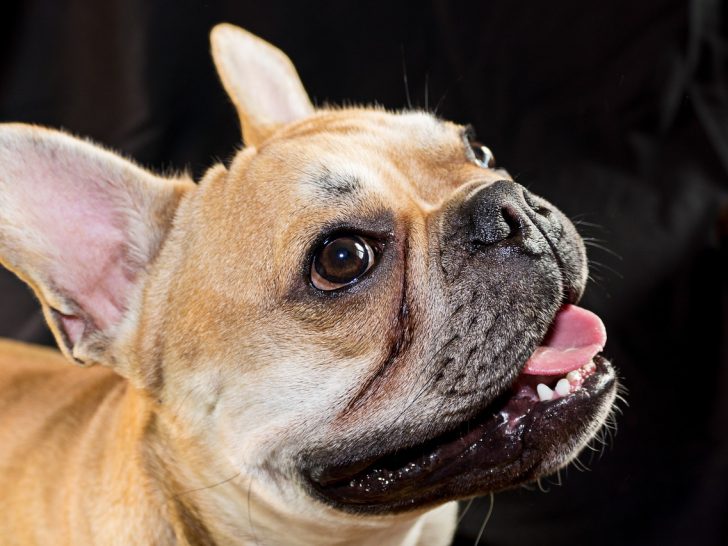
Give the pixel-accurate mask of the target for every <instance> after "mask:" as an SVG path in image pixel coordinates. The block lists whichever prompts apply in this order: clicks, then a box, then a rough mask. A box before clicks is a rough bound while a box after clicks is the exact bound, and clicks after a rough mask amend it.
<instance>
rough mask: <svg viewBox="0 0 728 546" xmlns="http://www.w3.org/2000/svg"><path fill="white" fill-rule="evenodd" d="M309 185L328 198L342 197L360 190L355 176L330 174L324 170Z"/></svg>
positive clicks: (359, 183)
mask: <svg viewBox="0 0 728 546" xmlns="http://www.w3.org/2000/svg"><path fill="white" fill-rule="evenodd" d="M311 183H312V184H313V185H314V186H315V187H316V188H317V189H319V190H321V191H322V192H324V193H326V194H327V195H329V196H337V197H343V196H346V195H352V194H355V193H358V192H360V191H361V190H362V184H361V182H360V181H359V179H358V178H356V177H355V176H352V175H349V174H336V173H332V172H331V171H330V170H329V169H324V170H323V172H322V174H321V176H319V177H318V178H314V179H313V180H312V181H311Z"/></svg>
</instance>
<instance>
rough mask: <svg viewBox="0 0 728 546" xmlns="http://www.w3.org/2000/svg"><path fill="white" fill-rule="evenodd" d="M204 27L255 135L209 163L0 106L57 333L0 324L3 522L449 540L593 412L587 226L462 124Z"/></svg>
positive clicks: (575, 435) (15, 198)
mask: <svg viewBox="0 0 728 546" xmlns="http://www.w3.org/2000/svg"><path fill="white" fill-rule="evenodd" d="M211 42H212V53H213V57H214V61H215V64H216V66H217V69H218V72H219V74H220V78H221V80H222V83H223V85H224V87H225V89H226V90H227V92H228V94H229V95H230V98H231V99H232V102H233V103H234V105H235V107H236V109H237V113H238V114H239V117H240V122H241V125H242V132H243V139H244V142H245V147H244V148H242V149H240V150H239V152H238V153H237V154H236V155H235V157H234V158H233V159H232V161H231V162H230V163H229V164H228V165H222V164H220V165H215V166H214V167H212V168H211V169H210V170H209V171H208V172H207V173H206V174H205V176H204V177H203V179H202V180H201V181H200V182H199V184H196V183H194V182H193V181H192V180H191V179H190V178H189V177H187V176H184V175H181V176H176V177H171V178H163V177H161V176H158V175H156V174H153V173H151V172H148V171H146V170H144V169H142V168H140V167H139V166H137V165H135V164H134V163H132V162H131V161H128V160H126V159H124V158H122V157H120V156H119V155H117V154H115V153H113V152H110V151H108V150H105V149H102V148H101V147H99V146H97V145H95V144H92V143H90V142H88V141H85V140H81V139H78V138H75V137H73V136H69V135H68V134H65V133H62V132H58V131H54V130H50V129H45V128H41V127H37V126H29V125H23V124H3V125H2V126H0V259H1V260H2V263H3V264H4V265H5V266H7V267H8V268H9V269H10V270H12V271H14V272H15V273H16V274H17V275H18V276H19V277H20V278H21V279H23V280H24V281H26V282H27V283H28V284H29V285H30V287H31V288H32V289H33V291H34V292H35V294H36V295H37V297H38V299H39V300H40V303H41V304H42V308H43V312H44V315H45V318H46V319H47V321H48V324H49V325H50V328H51V330H52V331H53V334H54V335H55V338H56V340H57V342H58V345H59V346H60V350H61V352H62V353H63V356H61V355H60V354H59V353H57V352H56V351H53V350H50V349H45V348H39V347H33V346H30V345H25V344H22V343H18V342H12V341H3V342H2V343H0V392H1V393H2V395H1V396H0V413H1V414H2V419H0V537H2V544H4V545H6V546H8V545H30V544H37V545H45V546H47V545H51V544H52V545H75V546H78V545H82V544H104V545H114V544H119V545H130V544H140V545H152V544H154V545H179V544H184V545H206V546H210V545H213V544H215V545H223V544H225V545H233V544H261V545H276V544H280V545H317V546H325V545H334V544H341V545H343V544H346V545H377V546H385V545H399V546H402V545H410V546H412V545H418V546H425V545H431V546H435V545H444V544H448V543H449V542H450V541H451V540H452V535H453V531H454V527H455V518H456V512H457V504H456V502H455V501H457V500H458V499H466V498H472V497H474V496H476V495H482V494H486V493H489V492H493V491H498V490H502V489H505V488H509V487H513V486H515V485H517V484H521V483H524V482H527V481H530V480H534V479H536V478H538V477H540V476H543V475H546V474H549V473H552V472H554V471H556V470H557V469H559V468H561V467H563V466H564V465H566V464H568V463H569V462H570V461H571V460H572V459H573V458H574V457H575V456H576V455H577V454H578V452H579V451H580V450H581V449H582V448H583V447H584V446H585V445H586V444H587V442H588V441H589V440H590V438H592V436H593V435H594V434H595V432H596V431H597V430H598V429H599V428H600V427H601V426H602V424H603V423H604V421H605V418H606V417H607V415H608V413H609V412H610V408H611V406H612V404H613V402H614V398H615V391H616V388H617V379H616V376H615V371H614V369H613V367H612V366H611V365H610V364H609V362H608V361H607V360H606V359H605V358H604V357H602V356H601V351H602V348H603V346H604V343H605V340H606V334H605V331H604V327H603V325H602V322H601V321H600V320H599V318H598V317H596V316H595V315H594V314H592V313H590V312H589V311H587V310H585V309H583V308H581V307H579V306H578V305H577V302H578V300H579V298H580V296H581V294H582V293H583V291H584V287H585V284H586V279H587V260H586V255H585V249H584V245H583V242H582V239H581V238H580V237H579V235H578V234H577V231H576V229H575V228H574V226H573V225H572V223H571V222H570V221H569V220H568V219H567V218H566V217H565V216H564V215H563V214H562V213H561V212H560V211H559V210H558V209H557V208H556V207H554V206H553V205H551V204H550V203H548V202H547V201H545V200H544V199H541V198H539V197H537V196H536V195H533V194H532V193H530V192H528V191H527V190H526V189H524V188H523V187H522V186H521V185H519V184H518V183H516V182H515V181H514V180H513V179H512V178H511V177H509V176H508V174H507V173H506V172H505V171H503V170H499V169H498V168H496V167H495V165H494V160H493V158H492V154H491V152H490V150H489V149H488V148H487V147H485V146H483V145H481V144H479V143H477V142H476V141H475V140H474V138H473V135H472V131H470V130H469V129H468V128H466V127H463V126H460V125H457V124H455V123H450V122H448V121H444V120H441V119H438V118H437V117H435V116H433V115H432V114H430V113H428V112H423V111H403V112H388V111H386V110H384V109H382V108H378V107H368V108H322V109H317V108H314V107H313V106H312V104H311V102H310V100H309V98H308V97H307V95H306V92H305V91H304V88H303V86H302V84H301V82H300V80H299V78H298V76H297V74H296V71H295V69H294V67H293V66H292V64H291V62H290V60H289V59H288V58H287V57H286V56H285V55H284V54H283V53H282V52H281V51H279V50H278V49H276V48H275V47H273V46H272V45H270V44H268V43H266V42H264V41H263V40H261V39H259V38H257V37H255V36H253V35H252V34H249V33H248V32H246V31H244V30H242V29H240V28H237V27H235V26H232V25H229V24H221V25H218V26H217V27H215V28H214V29H213V31H212V33H211ZM64 357H65V359H64ZM64 360H70V361H71V362H73V363H75V364H76V365H77V366H69V365H64ZM91 364H99V366H94V367H89V366H90V365H91ZM83 368H86V369H83Z"/></svg>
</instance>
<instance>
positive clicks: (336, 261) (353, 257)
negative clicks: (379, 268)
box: [311, 235, 376, 292]
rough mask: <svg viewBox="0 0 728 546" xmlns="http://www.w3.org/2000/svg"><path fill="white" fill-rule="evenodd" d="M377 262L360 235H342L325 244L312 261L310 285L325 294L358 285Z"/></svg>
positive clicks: (370, 247)
mask: <svg viewBox="0 0 728 546" xmlns="http://www.w3.org/2000/svg"><path fill="white" fill-rule="evenodd" d="M375 262H376V254H375V252H374V249H373V248H372V245H371V244H369V242H368V241H367V240H366V239H364V238H363V237H360V236H358V235H340V236H337V237H335V238H333V239H330V240H328V241H326V242H325V243H324V244H322V245H321V246H320V247H319V248H318V249H317V250H316V253H315V254H314V256H313V260H312V262H311V283H312V284H313V285H314V286H315V287H316V288H318V289H319V290H324V291H326V292H329V291H332V290H336V289H338V288H342V287H344V286H348V285H350V284H353V283H355V282H356V281H357V280H359V278H360V277H361V276H362V275H364V273H366V272H367V271H369V270H370V269H371V268H372V266H373V265H374V263H375Z"/></svg>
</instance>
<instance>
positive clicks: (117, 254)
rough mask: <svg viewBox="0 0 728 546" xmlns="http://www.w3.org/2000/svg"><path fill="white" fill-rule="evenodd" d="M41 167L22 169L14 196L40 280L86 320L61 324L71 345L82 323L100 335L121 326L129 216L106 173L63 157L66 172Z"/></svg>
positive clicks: (127, 281)
mask: <svg viewBox="0 0 728 546" xmlns="http://www.w3.org/2000/svg"><path fill="white" fill-rule="evenodd" d="M39 155H40V154H39ZM43 159H46V160H47V158H43V157H38V161H37V162H35V163H30V162H28V163H26V164H25V165H24V167H25V168H26V169H29V170H31V171H32V172H27V171H26V173H24V174H25V175H26V176H24V177H23V178H24V180H23V181H22V182H21V181H19V183H22V184H23V187H22V189H21V188H18V187H15V188H14V189H15V190H19V193H18V194H17V195H16V197H17V198H18V199H19V205H20V209H19V210H21V211H22V215H23V218H22V224H23V225H24V226H23V227H24V230H26V232H27V233H28V234H29V237H32V242H31V244H32V245H33V246H34V247H37V248H34V250H36V251H37V253H38V254H40V255H41V256H42V257H43V260H42V262H43V263H44V266H45V271H40V272H39V273H40V276H41V277H42V278H46V279H47V281H48V282H49V283H50V284H51V285H52V286H53V288H54V289H55V291H57V292H60V293H61V294H62V295H63V296H64V297H66V298H68V299H70V300H72V301H73V302H74V303H75V304H76V305H77V306H78V307H79V308H80V311H81V313H80V314H81V315H85V316H81V317H76V318H73V317H71V316H67V317H65V318H64V319H63V320H62V323H63V326H64V328H65V329H66V334H67V336H68V338H69V340H70V341H71V342H72V343H76V342H78V340H79V339H80V337H81V336H82V335H83V333H84V329H85V323H86V322H87V321H90V322H91V325H92V327H95V328H98V329H101V330H106V329H107V328H109V327H111V326H113V325H116V324H118V322H119V321H120V319H121V316H122V313H123V311H124V308H125V305H126V302H127V298H128V295H129V291H130V288H131V284H132V282H133V280H134V277H135V272H134V271H132V269H131V268H130V265H131V264H130V263H129V261H128V259H127V258H128V256H127V249H128V241H127V238H128V236H129V231H128V227H127V222H128V215H129V212H130V211H128V210H124V204H125V203H124V200H123V198H122V196H121V195H119V192H120V191H124V189H123V188H122V187H120V186H119V185H117V184H114V183H113V182H107V181H106V180H105V179H104V178H103V177H104V175H105V174H106V176H110V174H111V173H101V172H99V169H98V168H97V166H96V165H94V164H93V163H91V164H90V165H89V163H90V162H89V161H88V160H87V161H86V162H84V161H75V162H73V163H70V162H71V161H73V159H76V158H73V157H70V158H68V159H69V164H66V165H60V166H59V165H58V164H57V163H56V164H54V165H52V166H51V165H49V164H48V163H47V162H46V164H45V165H44V161H43ZM83 159H87V158H83ZM84 163H85V164H84ZM59 167H60V168H59ZM64 167H65V168H64ZM113 174H117V175H118V174H119V173H113ZM33 267H35V264H33Z"/></svg>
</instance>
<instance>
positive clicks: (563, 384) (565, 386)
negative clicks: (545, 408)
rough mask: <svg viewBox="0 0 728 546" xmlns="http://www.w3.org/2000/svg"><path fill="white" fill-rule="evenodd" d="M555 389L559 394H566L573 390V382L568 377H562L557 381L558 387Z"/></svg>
mask: <svg viewBox="0 0 728 546" xmlns="http://www.w3.org/2000/svg"><path fill="white" fill-rule="evenodd" d="M554 390H555V391H556V393H557V394H558V395H559V396H566V395H567V394H569V393H570V392H571V384H570V383H569V380H568V379H566V378H565V377H562V378H561V379H559V382H558V383H556V388H555V389H554Z"/></svg>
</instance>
